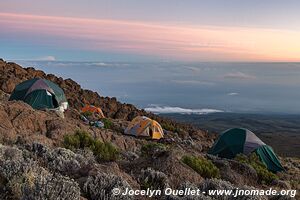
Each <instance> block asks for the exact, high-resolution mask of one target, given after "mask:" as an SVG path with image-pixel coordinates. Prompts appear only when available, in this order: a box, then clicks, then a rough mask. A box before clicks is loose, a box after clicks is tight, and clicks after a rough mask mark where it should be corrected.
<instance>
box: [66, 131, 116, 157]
mask: <svg viewBox="0 0 300 200" xmlns="http://www.w3.org/2000/svg"><path fill="white" fill-rule="evenodd" d="M64 147H65V148H67V149H71V150H74V149H85V148H88V149H90V150H91V151H92V152H93V154H94V156H95V157H96V158H97V159H98V160H104V161H113V160H116V159H118V157H119V153H120V152H119V150H118V149H117V148H116V147H115V146H113V145H112V144H111V143H109V142H104V143H103V142H101V141H99V140H97V139H94V138H93V137H92V136H91V135H90V134H89V133H87V132H85V131H81V130H78V131H76V132H75V134H73V135H66V136H65V138H64Z"/></svg>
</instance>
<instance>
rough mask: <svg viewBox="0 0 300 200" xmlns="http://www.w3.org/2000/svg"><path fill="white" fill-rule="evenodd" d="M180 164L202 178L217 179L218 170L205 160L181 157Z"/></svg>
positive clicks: (218, 175)
mask: <svg viewBox="0 0 300 200" xmlns="http://www.w3.org/2000/svg"><path fill="white" fill-rule="evenodd" d="M182 162H183V163H185V164H186V165H188V166H189V167H190V168H192V169H193V170H194V171H196V172H197V173H198V174H200V175H201V176H202V177H204V178H219V177H220V171H219V169H218V168H217V167H216V166H215V165H214V164H213V163H212V162H211V161H210V160H207V159H206V158H200V157H195V156H183V157H182Z"/></svg>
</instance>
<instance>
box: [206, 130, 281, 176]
mask: <svg viewBox="0 0 300 200" xmlns="http://www.w3.org/2000/svg"><path fill="white" fill-rule="evenodd" d="M252 152H255V153H256V154H257V155H258V156H259V157H260V159H261V161H262V162H263V163H264V164H265V165H266V166H267V168H268V169H269V170H270V171H272V172H277V171H282V170H284V169H283V167H282V165H281V164H280V161H279V159H278V157H277V156H276V154H275V153H274V151H273V149H272V148H271V147H270V146H268V145H266V144H265V143H264V142H263V141H261V140H260V139H259V138H258V137H257V136H256V135H255V134H254V133H253V132H251V131H249V130H248V129H243V128H233V129H229V130H227V131H225V132H223V133H222V134H221V135H220V136H219V138H218V139H217V141H216V142H215V144H214V145H213V147H212V148H211V149H210V150H209V152H208V153H209V154H212V155H217V156H220V157H223V158H229V159H232V158H234V157H235V156H236V155H237V154H240V153H243V154H245V155H249V154H250V153H252Z"/></svg>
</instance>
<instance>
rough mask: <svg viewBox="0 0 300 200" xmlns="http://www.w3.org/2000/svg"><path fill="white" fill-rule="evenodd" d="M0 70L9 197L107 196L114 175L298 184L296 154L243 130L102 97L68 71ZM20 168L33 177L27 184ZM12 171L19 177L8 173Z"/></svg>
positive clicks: (126, 184) (7, 66)
mask: <svg viewBox="0 0 300 200" xmlns="http://www.w3.org/2000/svg"><path fill="white" fill-rule="evenodd" d="M0 69H1V71H0V73H1V77H2V78H1V104H0V106H1V120H2V122H4V123H3V125H2V126H1V129H0V131H1V134H0V136H1V137H0V139H1V146H0V149H1V151H0V152H1V154H0V161H1V162H0V166H1V167H0V174H1V177H2V178H4V181H7V182H6V183H5V185H6V186H7V187H8V188H10V190H6V189H5V187H3V185H1V187H0V189H1V190H2V191H5V192H2V193H1V195H2V196H1V198H6V197H8V196H11V195H12V193H10V192H19V193H16V194H18V195H20V196H16V198H23V197H26V198H27V195H29V194H30V195H37V196H35V197H43V196H44V195H50V193H51V195H53V198H55V197H58V196H59V197H62V198H67V199H78V198H79V197H80V198H81V199H84V198H86V199H99V198H100V199H102V198H105V197H111V198H113V196H114V195H113V194H112V193H111V191H112V189H113V188H114V187H115V184H117V185H118V187H119V188H133V189H145V188H149V187H150V188H153V189H164V188H168V187H171V188H181V187H182V184H187V183H189V184H199V183H201V184H200V185H198V187H199V188H201V190H204V191H206V190H209V189H211V188H215V189H218V188H220V185H222V187H225V188H232V187H247V186H248V187H255V188H261V189H263V188H268V187H273V188H277V189H280V188H297V187H299V183H298V182H297V181H295V182H294V181H291V180H297V178H296V177H299V175H300V173H299V167H298V166H299V160H298V159H296V158H285V157H280V156H278V155H276V152H274V150H273V149H272V147H271V146H267V145H268V144H267V143H264V142H263V141H262V140H260V139H259V138H258V137H257V136H255V133H253V132H251V131H250V130H247V129H232V130H228V131H227V132H224V133H222V134H221V133H220V134H218V135H217V134H214V133H209V132H206V131H202V130H201V129H198V128H195V127H193V126H191V125H188V124H183V123H178V122H176V121H173V120H170V119H168V118H164V117H160V116H158V115H155V114H153V113H148V112H146V111H144V110H139V109H137V108H136V107H134V106H133V105H130V104H123V103H120V102H118V101H117V100H116V99H115V98H109V97H101V96H99V95H98V94H97V93H95V92H92V91H90V90H84V89H81V87H80V85H78V84H77V83H76V82H74V81H73V80H71V79H67V80H63V79H62V78H58V77H56V76H54V75H52V74H45V73H44V72H42V71H38V70H35V69H33V68H22V67H21V66H19V65H17V64H15V63H9V62H5V61H1V63H0ZM7 83H10V85H7ZM28 83H30V84H28ZM45 83H47V84H45ZM25 86H26V87H25ZM49 86H50V87H49ZM62 91H63V92H62ZM28 99H29V100H28ZM66 102H67V104H66ZM63 105H64V106H63ZM66 105H67V106H66ZM60 106H62V108H60ZM24 122H26V123H24ZM224 131H225V130H224ZM228 133H229V134H228ZM227 134H228V135H227ZM230 137H233V139H230ZM232 142H233V143H232ZM12 144H13V145H12ZM9 152H10V153H9ZM8 153H9V154H8ZM232 153H233V154H232ZM27 160H32V161H31V162H28V161H27ZM3 162H4V163H6V164H5V165H2V164H1V163H3ZM41 162H42V163H44V164H42V163H41ZM5 166H10V167H9V168H5ZM42 166H44V168H43V167H42ZM20 167H21V168H20ZM12 169H14V171H11V170H12ZM29 169H30V171H27V170H29ZM24 170H25V171H24ZM54 172H55V173H54ZM28 173H30V174H32V175H34V177H37V178H36V179H34V180H33V181H34V182H33V183H32V184H33V186H30V187H29V185H28V184H29V182H28V181H29V179H28V178H29V174H28ZM32 175H30V176H32ZM19 176H21V177H22V178H24V180H25V182H22V183H20V182H15V181H16V179H15V178H14V177H19ZM39 178H43V179H44V181H46V182H40V179H39ZM295 178H296V179H295ZM182 180H185V181H186V182H184V183H182ZM7 184H8V185H7ZM10 184H14V185H15V184H17V185H18V188H21V190H19V189H17V188H12V187H11V186H10ZM108 185H111V187H107V186H108ZM245 185H247V186H245ZM41 187H42V188H43V187H46V188H47V190H40V189H38V188H41ZM56 187H64V188H66V189H65V190H64V193H61V192H59V191H56V190H55V188H56ZM46 188H45V189H46ZM25 189H26V191H30V193H24V191H25ZM64 195H65V196H64ZM171 198H173V197H171ZM174 198H176V197H174ZM200 198H201V199H211V197H208V196H205V195H202V194H201V196H200ZM127 199H130V197H128V198H127ZM141 199H143V198H142V197H141ZM273 199H274V198H273Z"/></svg>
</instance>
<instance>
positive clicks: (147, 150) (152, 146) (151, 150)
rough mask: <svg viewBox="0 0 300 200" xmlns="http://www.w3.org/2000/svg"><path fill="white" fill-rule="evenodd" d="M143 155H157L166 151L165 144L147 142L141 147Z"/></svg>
mask: <svg viewBox="0 0 300 200" xmlns="http://www.w3.org/2000/svg"><path fill="white" fill-rule="evenodd" d="M141 151H142V155H143V156H158V155H161V154H162V153H165V152H166V151H167V146H166V145H164V144H161V143H156V142H149V143H147V144H145V145H143V146H142V148H141Z"/></svg>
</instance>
